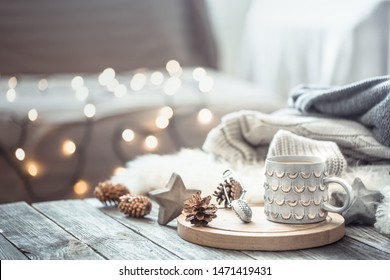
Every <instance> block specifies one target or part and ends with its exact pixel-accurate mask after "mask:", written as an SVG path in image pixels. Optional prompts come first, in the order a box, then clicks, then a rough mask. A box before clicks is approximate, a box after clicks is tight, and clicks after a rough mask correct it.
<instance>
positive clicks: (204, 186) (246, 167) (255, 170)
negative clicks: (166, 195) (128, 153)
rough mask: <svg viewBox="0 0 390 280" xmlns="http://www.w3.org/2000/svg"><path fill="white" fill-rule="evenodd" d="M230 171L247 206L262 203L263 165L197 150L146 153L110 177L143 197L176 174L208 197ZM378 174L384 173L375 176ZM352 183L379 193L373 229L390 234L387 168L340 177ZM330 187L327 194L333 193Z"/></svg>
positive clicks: (357, 170) (366, 168) (365, 168)
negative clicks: (358, 182) (231, 162)
mask: <svg viewBox="0 0 390 280" xmlns="http://www.w3.org/2000/svg"><path fill="white" fill-rule="evenodd" d="M226 168H232V169H233V170H235V172H236V173H237V174H238V176H239V177H240V180H241V183H242V184H243V186H244V188H245V189H246V190H247V194H246V197H245V199H246V200H247V201H248V202H249V203H262V202H263V195H264V188H263V182H264V162H257V163H253V164H242V163H240V162H237V163H236V164H235V166H231V165H229V164H228V163H227V162H225V161H221V160H216V159H215V157H213V156H212V155H211V154H209V153H206V152H204V151H202V150H199V149H183V150H181V151H180V152H178V153H176V154H169V155H155V154H148V155H144V156H140V157H139V158H137V159H135V160H133V161H130V162H128V163H127V166H126V171H125V172H123V173H121V174H118V175H116V176H114V177H112V178H111V180H112V181H113V182H114V183H123V184H125V185H126V186H128V187H129V188H130V190H131V191H132V192H134V193H138V194H147V193H148V192H149V191H152V190H155V189H160V188H164V187H165V186H166V184H167V183H168V181H169V179H170V177H171V175H172V173H173V172H176V173H177V174H179V175H180V176H181V177H182V179H183V182H184V184H185V185H186V187H187V188H188V189H199V190H201V191H202V195H211V194H212V193H213V192H214V190H216V188H217V186H218V185H219V183H221V182H223V179H222V173H223V171H224V170H225V169H226ZM378 174H386V175H385V176H378ZM341 177H342V178H344V179H345V180H347V182H349V183H352V182H353V180H354V179H355V178H356V177H359V178H360V179H361V180H362V182H363V183H364V184H365V185H366V187H367V189H371V190H379V191H381V192H382V194H383V195H384V196H385V198H384V200H383V201H382V203H381V204H380V205H379V207H378V210H377V217H376V218H377V222H376V224H375V227H376V228H377V229H378V230H379V231H380V232H381V233H383V234H390V174H389V166H360V167H353V168H351V167H350V168H348V169H347V170H346V171H345V172H344V173H343V174H342V175H341ZM335 188H336V187H335V186H330V191H335V190H336V189H335Z"/></svg>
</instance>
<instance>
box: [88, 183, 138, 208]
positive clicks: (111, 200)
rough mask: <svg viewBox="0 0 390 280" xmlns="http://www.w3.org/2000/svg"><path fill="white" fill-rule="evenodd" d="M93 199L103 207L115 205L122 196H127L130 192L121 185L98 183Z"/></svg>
mask: <svg viewBox="0 0 390 280" xmlns="http://www.w3.org/2000/svg"><path fill="white" fill-rule="evenodd" d="M93 193H94V194H95V197H96V198H97V199H99V200H100V201H101V202H103V203H104V204H105V205H110V204H113V205H117V204H118V203H119V198H120V197H121V196H122V195H125V194H129V193H130V191H129V189H128V188H126V187H125V186H124V185H122V184H115V185H114V184H113V183H112V182H110V181H104V182H100V183H99V184H98V185H97V186H96V187H95V190H94V192H93Z"/></svg>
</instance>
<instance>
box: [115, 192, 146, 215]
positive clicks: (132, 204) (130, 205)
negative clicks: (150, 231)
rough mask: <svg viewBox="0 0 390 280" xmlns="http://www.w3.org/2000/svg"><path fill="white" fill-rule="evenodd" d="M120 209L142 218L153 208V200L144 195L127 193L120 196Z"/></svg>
mask: <svg viewBox="0 0 390 280" xmlns="http://www.w3.org/2000/svg"><path fill="white" fill-rule="evenodd" d="M118 207H119V210H120V211H121V212H122V213H124V214H125V215H128V216H130V217H134V218H142V217H144V216H146V215H147V214H149V213H150V211H151V210H152V202H151V200H150V199H149V198H148V197H146V196H143V195H131V194H126V195H123V196H121V197H120V201H119V205H118Z"/></svg>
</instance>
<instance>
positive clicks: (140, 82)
mask: <svg viewBox="0 0 390 280" xmlns="http://www.w3.org/2000/svg"><path fill="white" fill-rule="evenodd" d="M145 84H146V76H145V74H143V73H137V74H135V75H134V76H133V78H132V79H131V81H130V88H131V89H132V90H134V91H139V90H141V89H142V88H143V87H144V86H145Z"/></svg>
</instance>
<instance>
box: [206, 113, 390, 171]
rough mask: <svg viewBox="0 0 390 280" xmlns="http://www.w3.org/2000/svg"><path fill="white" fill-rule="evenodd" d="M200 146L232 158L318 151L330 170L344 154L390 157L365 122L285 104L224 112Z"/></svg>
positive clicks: (372, 158) (355, 157) (361, 157)
mask: <svg viewBox="0 0 390 280" xmlns="http://www.w3.org/2000/svg"><path fill="white" fill-rule="evenodd" d="M203 149H204V150H205V151H206V152H210V153H212V154H214V155H216V156H219V157H221V158H223V159H225V160H227V161H229V162H232V163H233V162H237V161H241V162H244V163H245V162H256V161H264V159H265V158H266V156H267V155H268V154H269V155H294V154H295V155H296V154H301V155H320V156H322V157H324V158H326V160H327V163H328V168H329V171H330V173H332V174H335V175H340V174H341V173H342V171H343V170H344V169H345V167H346V160H345V158H346V159H347V160H348V162H357V161H364V162H370V163H371V162H380V161H390V148H388V147H386V146H384V145H382V144H380V143H379V142H378V141H377V140H376V139H375V138H374V137H373V136H372V133H371V131H369V130H368V129H367V128H366V127H365V126H363V125H361V124H359V123H357V122H355V121H350V120H346V119H336V118H329V117H327V118H326V117H317V116H307V115H302V114H300V113H299V112H298V111H295V110H289V109H285V110H282V111H279V112H276V113H274V114H263V113H259V112H255V111H239V112H235V113H231V114H229V115H226V116H225V117H224V118H223V119H222V121H221V123H220V124H219V125H218V126H217V127H215V128H214V129H212V130H211V131H210V133H209V134H208V136H207V138H206V141H205V142H204V145H203ZM344 157H345V158H344Z"/></svg>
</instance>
